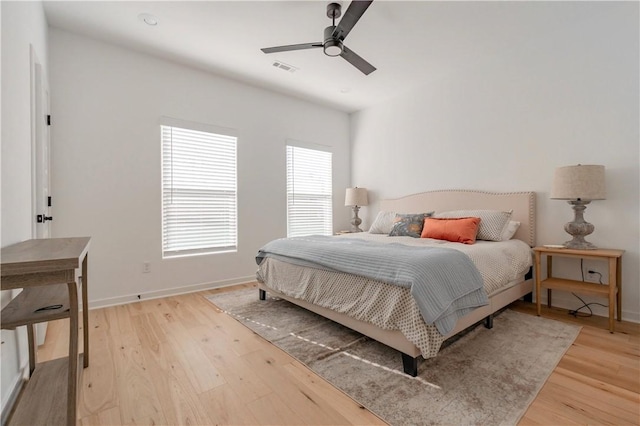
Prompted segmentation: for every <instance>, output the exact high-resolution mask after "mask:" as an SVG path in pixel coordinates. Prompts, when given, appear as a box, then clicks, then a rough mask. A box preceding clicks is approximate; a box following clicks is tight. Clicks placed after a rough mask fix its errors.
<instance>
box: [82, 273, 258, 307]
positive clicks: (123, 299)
mask: <svg viewBox="0 0 640 426" xmlns="http://www.w3.org/2000/svg"><path fill="white" fill-rule="evenodd" d="M255 280H256V277H255V275H252V276H248V277H239V278H232V279H228V280H222V281H214V282H208V283H201V284H194V285H190V286H185V287H174V288H168V289H164V290H158V291H150V292H147V293H140V294H139V295H138V294H131V295H128V296H118V297H109V298H106V299H98V300H92V301H90V302H89V309H96V308H106V307H108V306H116V305H124V304H127V303H132V302H139V301H140V300H151V299H158V298H160V297H167V296H175V295H178V294H187V293H194V292H196V291H202V290H209V289H212V288H219V287H229V286H232V285H236V284H246V283H250V282H254V281H255Z"/></svg>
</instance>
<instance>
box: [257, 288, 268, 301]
mask: <svg viewBox="0 0 640 426" xmlns="http://www.w3.org/2000/svg"><path fill="white" fill-rule="evenodd" d="M258 297H260V300H267V292H266V291H264V290H263V289H261V288H259V289H258Z"/></svg>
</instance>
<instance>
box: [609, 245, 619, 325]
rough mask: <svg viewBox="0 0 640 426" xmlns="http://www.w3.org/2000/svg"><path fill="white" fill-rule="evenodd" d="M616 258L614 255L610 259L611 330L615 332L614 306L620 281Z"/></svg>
mask: <svg viewBox="0 0 640 426" xmlns="http://www.w3.org/2000/svg"><path fill="white" fill-rule="evenodd" d="M616 263H617V262H616V258H615V257H612V258H610V259H609V332H610V333H613V332H614V327H615V321H614V308H615V305H616V289H617V287H618V283H617V281H616V275H617V268H616Z"/></svg>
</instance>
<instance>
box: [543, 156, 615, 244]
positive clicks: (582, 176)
mask: <svg viewBox="0 0 640 426" xmlns="http://www.w3.org/2000/svg"><path fill="white" fill-rule="evenodd" d="M551 199H552V200H567V201H568V202H569V204H571V205H572V206H573V211H574V213H575V217H574V219H573V222H569V223H567V224H566V225H565V226H564V230H565V231H566V232H567V233H568V234H569V235H572V236H573V239H572V240H570V241H567V242H565V243H564V246H565V247H566V248H571V249H578V250H592V249H597V247H596V246H595V245H593V244H591V243H590V242H588V241H585V239H584V237H585V236H586V235H589V234H591V233H592V232H593V230H594V229H595V227H594V226H593V225H592V224H590V223H589V222H586V221H585V220H584V216H583V214H584V210H585V209H586V208H587V204H589V203H590V202H591V201H592V200H604V199H605V184H604V166H597V165H582V164H578V165H577V166H564V167H558V168H557V169H556V172H555V176H554V178H553V187H552V189H551Z"/></svg>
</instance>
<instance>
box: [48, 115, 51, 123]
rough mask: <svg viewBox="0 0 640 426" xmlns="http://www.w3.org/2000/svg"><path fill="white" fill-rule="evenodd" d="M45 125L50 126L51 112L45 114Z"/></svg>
mask: <svg viewBox="0 0 640 426" xmlns="http://www.w3.org/2000/svg"><path fill="white" fill-rule="evenodd" d="M47 126H51V114H47Z"/></svg>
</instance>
